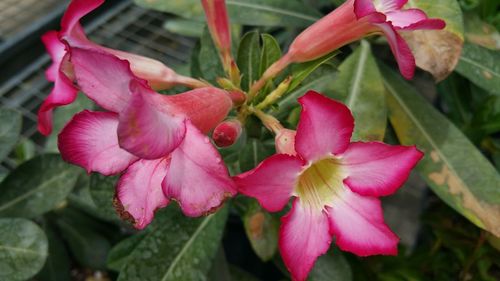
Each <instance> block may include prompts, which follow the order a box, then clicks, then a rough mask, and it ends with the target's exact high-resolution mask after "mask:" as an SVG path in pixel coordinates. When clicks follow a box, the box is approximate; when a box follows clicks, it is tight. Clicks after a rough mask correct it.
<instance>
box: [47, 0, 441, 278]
mask: <svg viewBox="0 0 500 281" xmlns="http://www.w3.org/2000/svg"><path fill="white" fill-rule="evenodd" d="M103 2H104V0H73V1H72V2H71V4H70V5H69V7H68V9H67V11H66V13H65V15H64V17H63V19H62V23H61V30H60V31H51V32H48V33H47V34H45V35H44V36H43V38H42V40H43V42H44V43H45V45H46V47H47V50H48V52H49V54H50V55H51V57H52V60H53V64H52V65H51V66H50V68H49V69H48V70H47V72H46V74H47V79H49V80H50V81H53V82H54V88H53V90H52V92H51V93H50V95H49V96H48V97H47V99H46V100H45V101H44V103H43V105H42V106H41V108H40V111H39V130H40V132H41V133H43V134H45V135H47V134H50V133H51V131H52V111H53V109H54V108H55V107H58V106H62V105H67V104H70V103H72V102H73V101H74V100H75V98H76V95H77V93H78V92H79V91H81V92H82V93H84V94H85V95H86V96H87V97H88V98H90V99H91V100H93V101H94V102H95V103H96V104H97V105H98V106H99V107H100V108H102V109H103V111H89V110H84V111H82V112H80V113H78V114H76V115H75V116H74V117H73V118H72V120H71V121H69V123H68V124H67V125H66V126H65V127H64V129H63V130H62V131H61V132H60V134H59V139H58V140H59V142H58V145H59V150H60V152H61V155H62V157H63V159H64V160H66V161H68V162H70V163H72V164H75V165H78V166H81V167H83V168H84V169H85V170H86V171H87V172H89V173H90V172H98V173H101V174H103V175H116V174H120V179H119V181H118V183H117V186H116V196H115V199H116V200H115V203H116V208H117V210H118V212H119V213H120V215H121V216H122V217H123V218H124V219H127V220H130V221H131V222H132V223H133V225H134V226H135V227H136V228H138V229H142V228H144V227H146V226H147V225H148V224H149V223H150V222H151V221H152V219H153V217H154V213H155V211H156V210H157V209H159V208H163V207H165V206H166V205H167V204H169V202H170V201H172V200H175V201H176V202H177V203H178V204H179V206H180V208H181V210H182V211H183V213H184V214H185V215H186V216H192V217H197V216H202V215H205V214H209V213H211V212H214V211H215V210H216V209H217V208H219V207H220V206H221V205H222V203H223V202H224V200H226V199H227V198H229V197H232V196H234V195H236V193H237V192H239V193H241V194H243V195H246V196H250V197H254V198H256V199H257V200H258V201H259V202H260V204H261V205H262V207H264V208H265V209H267V210H268V211H270V212H276V211H280V210H282V209H283V208H285V206H287V205H288V203H289V202H290V199H291V198H293V199H292V207H291V210H290V211H289V213H288V214H287V215H285V216H284V217H283V218H282V226H281V230H280V234H279V235H280V238H279V240H280V243H279V247H280V251H281V255H282V257H283V260H284V262H285V264H286V266H287V268H288V269H289V271H290V272H291V274H292V277H293V279H294V280H305V279H306V278H307V275H308V273H309V271H310V270H311V268H312V266H313V265H314V262H315V260H316V259H317V257H318V256H320V255H322V254H323V253H325V252H326V251H327V250H328V248H329V247H330V244H331V242H332V240H333V239H334V240H335V243H336V244H337V245H338V246H339V247H340V248H341V249H343V250H345V251H350V252H352V253H355V254H357V255H360V256H367V255H375V254H387V255H393V254H396V253H397V243H398V240H399V239H398V237H397V236H396V235H395V234H394V233H392V231H391V230H390V229H389V228H388V227H387V225H386V224H385V223H384V219H383V215H382V208H381V204H380V200H379V199H378V197H381V196H386V195H390V194H392V193H394V192H395V191H396V190H397V189H398V188H399V187H400V186H401V185H402V184H403V183H404V182H405V181H406V179H407V178H408V176H409V173H410V171H411V170H412V168H413V167H414V166H415V165H416V164H417V163H418V161H419V160H420V159H421V158H422V156H423V154H422V153H421V152H420V151H418V150H417V149H416V148H415V147H405V146H391V145H387V144H384V143H379V142H369V143H364V142H350V138H351V135H352V132H353V129H354V119H353V117H352V115H351V113H350V111H349V109H348V108H347V107H346V106H345V105H343V104H341V103H339V102H336V101H334V100H332V99H329V98H327V97H325V96H323V95H321V94H319V93H316V92H308V93H307V94H305V95H304V96H303V97H301V98H300V99H299V103H300V104H301V106H302V111H301V114H300V121H299V123H298V126H297V128H296V131H295V130H291V129H285V128H284V127H283V126H282V125H281V124H280V123H279V121H278V120H277V119H275V118H274V117H272V116H270V115H268V114H266V113H264V112H263V111H262V110H263V109H264V107H266V106H267V105H269V104H272V103H273V102H274V101H275V100H274V99H275V98H276V99H277V98H279V97H280V96H281V95H282V92H283V91H285V90H286V88H287V86H288V84H287V83H288V82H289V80H287V81H288V82H284V84H283V85H285V86H284V87H282V88H280V87H278V88H277V89H276V90H275V92H274V94H273V93H271V94H269V95H268V96H267V97H266V99H264V102H262V103H261V104H258V105H255V104H254V100H253V97H255V95H256V94H257V93H258V92H259V91H260V90H261V89H262V88H263V86H264V85H265V84H266V83H267V82H268V81H269V79H271V78H273V77H275V76H276V75H277V74H278V73H280V72H281V71H282V70H283V69H284V68H286V67H287V66H288V65H290V64H291V63H300V62H306V61H310V60H313V59H316V58H318V57H321V56H323V55H325V54H328V53H330V52H332V51H334V50H336V49H338V48H339V47H341V46H343V45H345V44H348V43H350V42H353V41H356V40H358V39H360V38H363V37H365V36H367V35H370V34H373V33H383V34H384V35H385V36H386V37H387V39H388V41H389V45H390V47H391V49H392V51H393V53H394V55H395V57H396V60H397V61H398V64H399V67H400V70H401V73H402V74H403V76H404V77H406V78H411V77H412V75H413V72H414V69H415V62H414V59H413V56H412V54H411V51H410V49H409V48H408V46H407V44H406V43H405V42H404V40H403V39H402V37H401V36H400V35H399V33H398V32H400V31H403V30H415V29H440V28H443V27H444V22H443V21H441V20H439V19H428V18H427V16H426V15H425V13H423V12H422V11H420V10H416V9H407V10H405V9H403V8H402V7H403V6H404V5H405V4H406V2H407V1H405V0H392V1H391V0H378V1H371V0H348V1H346V2H345V3H344V4H343V5H341V6H340V7H339V8H338V9H336V10H334V11H333V12H331V13H330V14H329V15H327V16H325V17H324V18H322V19H321V20H319V21H318V22H317V23H315V24H313V25H312V26H310V27H309V28H308V29H306V30H305V31H304V32H302V33H301V34H300V35H299V36H298V37H297V38H296V39H295V40H294V41H293V43H292V44H291V46H290V48H289V51H288V53H287V54H285V55H284V56H283V57H282V58H281V59H280V60H278V61H277V62H276V63H275V64H273V65H272V66H271V67H270V68H268V69H267V70H266V71H265V73H264V74H263V76H262V77H261V79H260V80H258V81H256V82H255V83H254V84H253V86H252V87H251V89H250V90H249V92H248V93H243V91H242V90H241V89H240V88H239V80H240V74H239V71H238V68H237V66H236V64H235V63H234V59H233V58H232V55H231V36H230V26H229V19H228V16H227V12H226V7H225V1H224V0H203V1H202V4H203V8H204V10H205V13H206V18H207V23H208V25H209V30H210V33H211V35H212V37H213V39H214V42H215V45H216V47H217V48H218V50H219V54H220V58H221V60H222V62H223V65H224V70H225V72H226V75H227V77H228V78H229V79H227V81H228V83H229V84H230V87H227V88H226V89H219V88H216V87H213V86H211V85H209V84H207V83H206V82H203V81H199V80H196V79H193V78H190V77H185V76H182V75H179V74H177V73H175V72H174V71H173V70H171V69H170V68H168V67H167V66H165V65H164V64H163V63H161V62H159V61H156V60H153V59H151V58H146V57H142V56H139V55H136V54H131V53H126V52H123V51H120V50H113V49H109V48H107V47H104V46H100V45H98V44H96V43H94V42H92V41H90V40H89V39H88V38H87V36H86V35H85V33H84V31H83V28H82V27H81V26H80V23H79V21H80V19H81V18H82V17H84V16H85V15H86V14H88V13H89V12H91V11H93V10H94V9H96V8H97V7H99V6H100V5H101V4H102V3H103ZM173 85H184V86H187V87H190V88H192V89H193V90H190V91H187V92H183V93H178V94H175V95H162V94H159V93H157V92H155V90H158V89H167V88H169V87H171V86H173ZM232 109H235V110H236V112H237V113H238V117H237V118H229V117H228V114H229V112H230V111H231V110H232ZM250 114H255V115H256V116H257V117H258V118H260V119H261V120H262V122H263V124H264V125H265V126H266V127H267V128H268V129H270V130H271V131H272V132H273V133H275V134H276V138H275V144H276V152H277V153H276V154H275V155H273V156H271V157H269V158H268V159H266V160H264V161H263V162H262V163H261V164H260V165H258V166H257V167H255V168H254V169H253V170H251V171H248V172H245V173H243V174H240V175H233V177H231V176H230V175H229V172H228V169H227V168H226V166H225V164H224V162H223V160H222V158H221V155H220V154H219V152H218V150H217V149H216V147H214V146H213V145H212V142H211V141H210V139H209V137H208V135H207V134H208V133H209V132H211V131H212V130H213V131H214V132H213V140H214V142H215V143H216V144H217V145H218V146H220V147H225V146H230V145H232V144H233V143H234V142H235V141H236V140H237V139H238V137H239V136H240V134H241V133H242V131H243V130H244V125H245V119H246V117H247V116H248V115H250ZM325 120H327V122H325ZM214 128H215V130H214Z"/></svg>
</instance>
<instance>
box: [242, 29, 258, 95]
mask: <svg viewBox="0 0 500 281" xmlns="http://www.w3.org/2000/svg"><path fill="white" fill-rule="evenodd" d="M259 60H260V38H259V33H258V32H257V31H252V32H248V33H247V34H245V35H244V36H243V38H241V41H240V45H239V47H238V56H237V57H236V63H237V64H238V68H239V69H240V72H241V75H242V77H241V86H242V88H243V90H248V89H250V86H251V85H252V83H253V82H254V81H255V80H257V79H258V78H259V77H258V76H259Z"/></svg>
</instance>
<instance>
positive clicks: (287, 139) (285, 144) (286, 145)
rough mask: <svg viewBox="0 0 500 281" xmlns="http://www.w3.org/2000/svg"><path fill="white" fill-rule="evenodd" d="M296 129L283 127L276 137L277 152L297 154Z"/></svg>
mask: <svg viewBox="0 0 500 281" xmlns="http://www.w3.org/2000/svg"><path fill="white" fill-rule="evenodd" d="M295 135H296V131H294V130H289V129H281V130H280V131H279V133H278V134H276V137H275V139H274V141H275V146H276V152H277V153H281V154H289V155H296V154H297V152H296V151H295Z"/></svg>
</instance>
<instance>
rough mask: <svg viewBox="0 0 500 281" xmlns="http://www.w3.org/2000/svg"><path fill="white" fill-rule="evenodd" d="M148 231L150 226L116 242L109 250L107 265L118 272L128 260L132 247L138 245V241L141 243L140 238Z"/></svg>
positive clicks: (145, 235) (142, 238)
mask: <svg viewBox="0 0 500 281" xmlns="http://www.w3.org/2000/svg"><path fill="white" fill-rule="evenodd" d="M150 231H151V228H147V229H146V230H143V231H141V232H139V233H137V234H135V235H132V236H130V237H129V238H127V239H124V240H122V241H120V243H118V244H116V245H115V246H114V247H113V248H112V249H111V251H110V252H109V255H108V260H107V261H106V265H107V267H108V268H110V269H112V270H114V271H118V272H119V271H120V270H121V269H122V267H123V266H124V265H125V264H126V263H127V262H128V261H129V258H130V256H131V253H132V252H133V251H134V249H135V248H136V247H137V246H138V245H139V243H141V241H142V240H144V238H145V237H147V235H148V234H149V232H150Z"/></svg>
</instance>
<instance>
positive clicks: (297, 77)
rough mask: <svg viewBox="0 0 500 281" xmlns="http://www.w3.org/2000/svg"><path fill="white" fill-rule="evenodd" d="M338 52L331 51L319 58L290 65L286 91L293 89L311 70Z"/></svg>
mask: <svg viewBox="0 0 500 281" xmlns="http://www.w3.org/2000/svg"><path fill="white" fill-rule="evenodd" d="M337 54H338V52H332V53H329V54H328V55H325V56H322V57H321V58H318V59H315V60H313V61H309V62H305V63H301V64H298V65H294V66H293V67H292V74H291V75H292V82H291V83H290V86H289V87H288V92H291V91H293V90H295V89H296V88H297V87H298V86H299V85H300V83H302V81H304V79H306V78H307V77H308V76H309V75H311V73H313V71H315V70H316V69H317V68H318V67H320V66H321V65H323V64H325V63H327V62H329V61H330V59H332V58H333V57H335V56H336V55H337Z"/></svg>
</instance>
